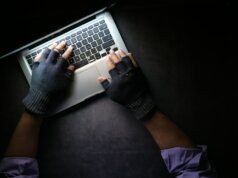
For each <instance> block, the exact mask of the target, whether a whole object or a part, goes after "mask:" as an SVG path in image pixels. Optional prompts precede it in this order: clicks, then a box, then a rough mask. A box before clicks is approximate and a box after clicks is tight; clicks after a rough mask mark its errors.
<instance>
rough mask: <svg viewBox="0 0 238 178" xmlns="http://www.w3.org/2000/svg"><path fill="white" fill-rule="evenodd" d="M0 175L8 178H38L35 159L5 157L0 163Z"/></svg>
mask: <svg viewBox="0 0 238 178" xmlns="http://www.w3.org/2000/svg"><path fill="white" fill-rule="evenodd" d="M0 175H5V177H9V178H14V177H17V178H38V177H39V170H38V163H37V161H36V159H33V158H28V157H6V158H3V159H2V160H1V162H0Z"/></svg>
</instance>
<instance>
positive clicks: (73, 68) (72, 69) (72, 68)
mask: <svg viewBox="0 0 238 178" xmlns="http://www.w3.org/2000/svg"><path fill="white" fill-rule="evenodd" d="M67 70H70V71H72V72H74V70H75V67H74V65H69V66H68V67H67Z"/></svg>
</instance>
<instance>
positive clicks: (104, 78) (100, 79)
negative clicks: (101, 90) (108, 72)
mask: <svg viewBox="0 0 238 178" xmlns="http://www.w3.org/2000/svg"><path fill="white" fill-rule="evenodd" d="M98 80H99V82H102V81H104V80H106V77H105V76H102V75H101V76H99V77H98Z"/></svg>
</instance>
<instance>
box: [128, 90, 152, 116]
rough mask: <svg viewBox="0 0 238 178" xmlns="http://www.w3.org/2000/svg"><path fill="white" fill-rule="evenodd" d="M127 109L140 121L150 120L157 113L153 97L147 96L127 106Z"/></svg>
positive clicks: (142, 96)
mask: <svg viewBox="0 0 238 178" xmlns="http://www.w3.org/2000/svg"><path fill="white" fill-rule="evenodd" d="M126 107H127V108H128V109H129V110H130V111H131V112H132V113H133V115H134V116H135V117H136V119H138V120H140V121H146V120H149V119H150V118H151V117H152V115H153V114H154V113H155V112H156V107H155V103H154V101H153V100H152V98H151V96H149V95H147V94H143V95H141V96H140V97H138V98H137V99H136V100H135V101H133V102H131V103H129V104H127V105H126Z"/></svg>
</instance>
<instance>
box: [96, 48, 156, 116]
mask: <svg viewBox="0 0 238 178" xmlns="http://www.w3.org/2000/svg"><path fill="white" fill-rule="evenodd" d="M107 58H108V59H107V67H108V70H109V74H110V75H111V77H112V81H111V83H110V82H109V81H108V80H107V79H106V78H105V77H104V76H100V77H99V78H98V80H99V81H100V82H101V84H102V86H103V88H104V89H105V91H106V93H107V95H108V96H109V97H110V98H111V99H112V100H114V101H116V102H118V103H120V104H122V105H124V106H126V107H127V108H129V109H130V110H131V111H132V113H133V114H134V116H135V117H136V118H137V119H139V120H146V119H147V116H148V115H149V114H150V113H152V112H153V111H154V109H155V104H154V102H153V101H152V99H151V97H150V95H149V91H148V87H147V85H146V81H145V79H144V77H143V75H142V73H141V71H140V70H139V68H138V66H137V65H136V63H135V60H134V59H133V57H132V55H131V54H128V55H126V53H125V52H123V51H121V50H119V56H117V55H116V54H115V53H114V51H110V54H109V55H108V56H107Z"/></svg>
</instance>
